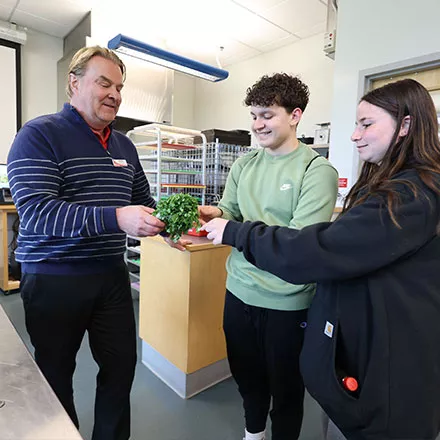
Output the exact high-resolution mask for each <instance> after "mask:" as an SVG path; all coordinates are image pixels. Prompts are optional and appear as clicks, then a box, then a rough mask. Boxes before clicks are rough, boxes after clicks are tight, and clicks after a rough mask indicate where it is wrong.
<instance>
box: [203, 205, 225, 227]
mask: <svg viewBox="0 0 440 440" xmlns="http://www.w3.org/2000/svg"><path fill="white" fill-rule="evenodd" d="M197 209H198V210H199V220H200V224H202V225H204V224H205V223H207V222H209V221H210V220H212V219H213V218H217V217H221V216H222V214H223V213H222V211H221V209H219V208H217V207H216V206H208V205H202V206H198V207H197Z"/></svg>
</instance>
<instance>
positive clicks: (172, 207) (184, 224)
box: [153, 193, 200, 242]
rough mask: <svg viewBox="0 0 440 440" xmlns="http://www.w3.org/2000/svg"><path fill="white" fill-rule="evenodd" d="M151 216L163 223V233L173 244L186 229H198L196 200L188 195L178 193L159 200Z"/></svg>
mask: <svg viewBox="0 0 440 440" xmlns="http://www.w3.org/2000/svg"><path fill="white" fill-rule="evenodd" d="M153 215H154V216H156V217H157V218H158V219H159V220H162V221H163V222H164V223H165V225H166V226H165V231H166V232H168V233H169V234H170V238H171V239H172V240H173V241H174V242H177V241H178V240H179V238H180V237H181V236H182V234H184V233H185V232H187V231H188V229H190V228H193V227H194V226H196V227H200V222H199V213H198V210H197V200H196V199H195V198H194V197H192V196H191V195H190V194H185V193H178V194H173V195H172V196H170V197H168V198H166V199H161V200H160V201H159V202H158V204H157V206H156V210H155V211H154V213H153Z"/></svg>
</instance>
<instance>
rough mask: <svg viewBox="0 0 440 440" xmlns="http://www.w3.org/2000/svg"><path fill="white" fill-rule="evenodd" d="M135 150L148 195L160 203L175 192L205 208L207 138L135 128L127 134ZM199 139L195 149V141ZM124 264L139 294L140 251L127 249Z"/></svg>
mask: <svg viewBox="0 0 440 440" xmlns="http://www.w3.org/2000/svg"><path fill="white" fill-rule="evenodd" d="M126 135H127V136H128V137H129V138H130V139H131V140H132V141H133V143H134V145H135V146H136V149H137V151H138V154H139V159H140V162H141V164H142V168H143V169H144V172H145V175H146V176H147V179H148V182H149V183H150V190H151V195H152V196H153V197H154V198H155V199H156V201H159V199H161V198H163V197H168V196H170V195H172V194H175V193H177V192H185V193H188V194H191V195H192V196H193V197H195V198H196V199H197V200H198V202H199V204H202V205H203V204H205V192H206V136H205V135H204V134H203V133H202V132H200V131H197V130H190V129H187V128H181V127H174V126H169V125H162V124H147V125H142V126H139V127H135V128H133V129H132V130H130V131H128V132H127V134H126ZM196 138H197V139H201V140H202V143H201V144H200V143H199V142H198V144H197V145H195V140H196ZM130 239H131V240H133V239H134V240H138V238H136V237H128V239H127V251H126V256H125V260H126V262H127V265H128V269H129V272H130V278H131V281H132V283H131V287H132V289H134V290H137V291H139V280H140V277H139V266H140V247H138V246H134V247H133V246H129V245H128V240H130Z"/></svg>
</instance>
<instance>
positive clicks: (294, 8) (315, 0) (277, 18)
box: [262, 0, 327, 34]
mask: <svg viewBox="0 0 440 440" xmlns="http://www.w3.org/2000/svg"><path fill="white" fill-rule="evenodd" d="M262 15H263V16H264V17H265V18H266V19H268V20H269V21H271V22H273V23H276V24H277V25H278V26H280V27H282V28H283V29H286V30H287V31H289V32H291V33H292V34H298V33H300V32H305V31H307V30H308V29H310V28H312V27H313V26H315V25H316V24H317V23H322V22H325V21H326V18H327V9H326V6H325V5H323V4H322V3H321V2H320V1H319V0H307V6H306V5H305V2H304V0H287V1H285V2H283V3H280V4H278V5H277V6H274V7H273V8H271V9H268V10H267V11H265V12H264V13H263V14H262Z"/></svg>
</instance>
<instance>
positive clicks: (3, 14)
mask: <svg viewBox="0 0 440 440" xmlns="http://www.w3.org/2000/svg"><path fill="white" fill-rule="evenodd" d="M11 11H12V8H8V7H6V6H3V5H1V4H0V20H3V21H8V18H9V16H10V15H11Z"/></svg>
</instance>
